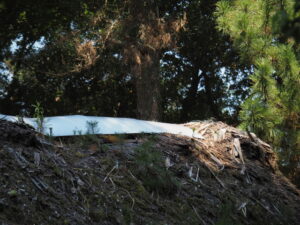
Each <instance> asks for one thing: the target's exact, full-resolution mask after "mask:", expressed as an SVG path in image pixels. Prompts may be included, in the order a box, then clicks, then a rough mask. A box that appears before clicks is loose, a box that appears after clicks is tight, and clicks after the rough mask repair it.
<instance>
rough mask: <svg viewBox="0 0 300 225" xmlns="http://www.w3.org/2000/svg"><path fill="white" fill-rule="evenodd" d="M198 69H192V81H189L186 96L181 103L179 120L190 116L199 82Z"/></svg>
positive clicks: (185, 119)
mask: <svg viewBox="0 0 300 225" xmlns="http://www.w3.org/2000/svg"><path fill="white" fill-rule="evenodd" d="M198 73H199V69H198V68H196V69H194V71H193V73H192V81H191V87H190V89H189V90H188V93H187V97H186V98H185V99H184V101H183V103H182V113H181V121H188V120H190V119H191V118H192V115H191V113H192V111H193V106H194V105H195V101H197V100H196V97H197V92H198V86H199V82H200V78H201V75H199V74H198Z"/></svg>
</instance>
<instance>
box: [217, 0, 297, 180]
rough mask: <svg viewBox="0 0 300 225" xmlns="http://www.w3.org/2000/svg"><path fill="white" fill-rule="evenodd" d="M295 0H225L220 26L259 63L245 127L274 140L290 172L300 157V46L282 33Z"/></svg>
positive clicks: (255, 65)
mask: <svg viewBox="0 0 300 225" xmlns="http://www.w3.org/2000/svg"><path fill="white" fill-rule="evenodd" d="M295 4H296V1H295V0H285V1H277V0H235V1H227V0H222V1H220V2H218V4H217V11H216V16H217V17H218V19H217V20H218V27H219V29H220V30H222V31H223V32H224V33H226V34H228V35H230V37H231V38H232V39H233V41H234V44H235V47H236V48H237V49H238V50H239V52H240V54H241V56H242V58H243V60H244V61H247V62H249V63H251V64H252V65H253V73H252V74H251V75H250V76H249V79H250V80H251V82H252V91H251V94H250V96H249V97H248V99H247V100H246V101H245V102H244V104H243V107H242V108H243V109H242V112H241V114H240V119H241V120H242V123H241V127H242V128H244V129H248V130H249V131H253V132H255V133H257V134H258V135H259V136H260V137H262V138H264V139H265V140H267V141H269V142H270V143H272V144H273V146H274V147H275V149H276V150H277V152H278V153H279V156H280V159H281V162H282V164H281V165H283V166H284V167H285V168H284V169H286V172H287V173H288V174H289V175H292V174H294V173H295V171H296V170H297V165H298V164H299V159H300V74H299V73H300V63H299V60H300V46H299V42H297V41H296V40H295V39H294V38H291V37H286V36H285V34H284V33H283V32H282V30H283V28H284V26H286V24H287V21H293V20H294V19H295V18H296V17H297V15H296V13H297V11H295V10H296V7H295Z"/></svg>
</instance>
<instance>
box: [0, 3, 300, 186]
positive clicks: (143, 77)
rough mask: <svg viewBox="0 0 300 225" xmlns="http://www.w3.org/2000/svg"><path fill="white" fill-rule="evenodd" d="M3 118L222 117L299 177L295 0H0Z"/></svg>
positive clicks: (299, 17)
mask: <svg viewBox="0 0 300 225" xmlns="http://www.w3.org/2000/svg"><path fill="white" fill-rule="evenodd" d="M0 25H1V26H0V51H1V52H0V112H1V113H3V114H12V115H23V116H32V115H33V113H34V105H35V104H37V103H39V104H40V105H41V106H42V107H43V110H44V113H45V115H47V116H52V115H66V114H85V115H98V116H117V117H134V118H141V119H147V120H160V121H166V122H176V123H181V122H187V121H191V120H204V119H216V120H221V121H224V122H227V123H229V124H233V125H236V126H240V127H241V128H243V129H245V130H247V131H250V132H255V133H256V134H257V135H258V136H259V137H261V138H262V139H264V140H265V141H267V142H269V143H271V144H272V146H273V147H274V149H275V150H276V152H277V153H278V156H279V159H280V165H281V167H282V171H283V172H284V173H285V174H286V175H287V176H289V177H290V178H291V179H293V181H294V182H295V183H297V182H298V185H299V180H300V179H299V178H300V165H299V161H300V129H299V128H300V74H299V73H300V72H299V71H300V65H299V62H300V44H299V43H300V4H299V2H298V1H297V0H283V1H282V0H280V1H279V0H255V1H253V0H235V1H227V0H221V1H217V0H183V1H180V0H176V1H175V0H164V1H162V0H156V1H154V0H126V1H124V0H97V1H94V0H85V1H83V0H72V1H71V0H64V1H47V0H40V1H38V2H36V1H33V0H22V1H21V0H0Z"/></svg>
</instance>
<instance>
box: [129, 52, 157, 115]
mask: <svg viewBox="0 0 300 225" xmlns="http://www.w3.org/2000/svg"><path fill="white" fill-rule="evenodd" d="M159 56H160V54H159V53H158V52H156V51H147V52H146V53H144V52H143V53H141V52H140V54H139V58H140V60H136V61H135V63H134V64H133V65H132V68H131V70H132V73H133V75H134V77H135V83H136V93H137V117H138V118H139V119H143V120H154V121H157V120H159V119H160V100H161V96H160V75H159V67H160V62H159V61H160V57H159Z"/></svg>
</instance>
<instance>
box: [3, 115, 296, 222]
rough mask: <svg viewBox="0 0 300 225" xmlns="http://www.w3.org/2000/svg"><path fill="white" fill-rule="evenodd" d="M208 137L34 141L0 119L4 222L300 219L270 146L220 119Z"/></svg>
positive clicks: (204, 125)
mask: <svg viewBox="0 0 300 225" xmlns="http://www.w3.org/2000/svg"><path fill="white" fill-rule="evenodd" d="M185 125H186V126H188V127H191V128H193V129H194V130H195V132H197V133H199V134H201V135H203V136H204V139H196V138H189V137H183V136H179V135H170V134H156V135H146V134H143V135H141V134H137V135H126V136H125V135H119V136H97V135H88V136H82V137H76V138H63V139H59V138H56V139H49V138H45V137H40V136H39V135H37V134H36V133H35V132H34V130H33V129H31V128H30V127H28V126H26V125H22V124H16V123H11V122H7V121H3V120H0V172H1V176H0V187H1V188H0V223H1V224H170V225H171V224H203V225H210V224H219V225H220V224H228V225H229V224H230V225H233V224H249V225H250V224H251V225H252V224H258V225H259V224H264V225H265V224H274V225H275V224H291V225H296V224H299V221H300V214H299V212H300V193H299V190H297V189H296V188H295V187H294V186H293V185H292V184H291V183H290V182H289V180H287V179H286V178H285V177H284V176H283V175H281V173H280V172H279V171H278V169H277V164H276V156H275V154H274V153H273V151H272V149H271V148H270V146H269V145H268V144H266V143H264V142H262V141H261V140H259V139H258V138H256V137H255V135H254V134H247V133H244V132H242V131H240V130H238V129H235V128H233V127H230V126H228V125H226V124H224V123H221V122H212V121H204V122H195V123H189V124H185Z"/></svg>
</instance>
